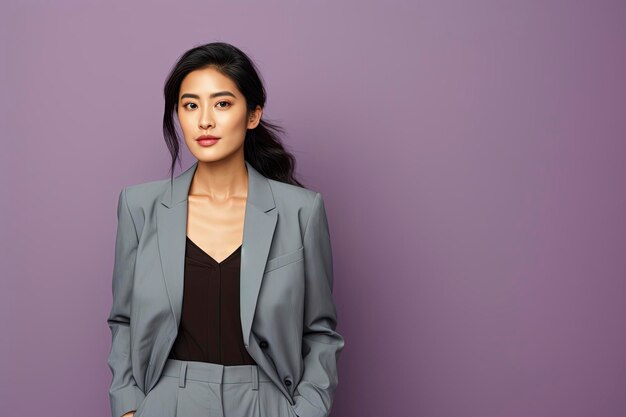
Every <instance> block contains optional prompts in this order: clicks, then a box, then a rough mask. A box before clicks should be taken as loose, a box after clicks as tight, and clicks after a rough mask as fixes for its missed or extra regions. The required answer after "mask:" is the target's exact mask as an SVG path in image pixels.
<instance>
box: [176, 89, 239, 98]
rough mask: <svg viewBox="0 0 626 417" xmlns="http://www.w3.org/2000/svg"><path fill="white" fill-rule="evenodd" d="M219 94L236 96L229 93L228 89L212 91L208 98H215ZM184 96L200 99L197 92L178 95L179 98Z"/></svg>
mask: <svg viewBox="0 0 626 417" xmlns="http://www.w3.org/2000/svg"><path fill="white" fill-rule="evenodd" d="M219 96H231V97H233V98H237V97H235V95H234V94H233V93H231V92H230V91H218V92H217V93H213V94H211V95H210V96H209V98H215V97H219ZM185 97H189V98H195V99H197V100H200V96H199V95H197V94H191V93H185V94H183V95H182V96H180V99H181V100H182V99H184V98H185Z"/></svg>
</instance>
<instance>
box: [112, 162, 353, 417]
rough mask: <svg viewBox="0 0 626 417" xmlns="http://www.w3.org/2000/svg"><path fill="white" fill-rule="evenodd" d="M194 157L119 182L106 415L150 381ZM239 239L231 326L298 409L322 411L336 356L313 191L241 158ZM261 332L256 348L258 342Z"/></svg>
mask: <svg viewBox="0 0 626 417" xmlns="http://www.w3.org/2000/svg"><path fill="white" fill-rule="evenodd" d="M197 164H198V163H197V162H195V163H194V164H193V165H192V166H191V167H190V168H188V169H187V170H186V171H184V172H183V173H181V174H180V175H178V176H177V177H175V178H174V182H173V185H172V186H170V179H165V180H158V181H152V182H147V183H143V184H136V185H131V186H127V187H124V188H123V189H122V191H121V192H120V195H119V200H118V206H117V220H118V224H117V236H116V240H115V263H114V267H113V280H112V284H113V285H112V287H113V303H112V307H111V312H110V314H109V317H108V319H107V323H108V325H109V327H110V329H111V334H112V346H111V350H110V354H109V356H108V360H107V362H108V365H109V367H110V369H111V372H112V374H113V378H112V381H111V385H110V389H109V397H110V402H111V412H112V416H113V417H119V416H121V415H122V414H124V413H126V412H128V411H131V410H136V409H137V408H138V407H139V405H140V403H141V402H142V400H143V399H144V398H145V396H146V395H147V394H148V392H149V391H150V390H151V389H152V388H153V387H154V386H155V385H156V383H157V381H158V379H159V377H160V375H161V372H162V370H163V367H164V365H165V362H166V360H167V357H168V355H169V352H170V349H171V348H172V345H173V343H174V339H175V338H176V335H177V332H178V325H179V323H180V317H181V309H182V299H183V274H184V262H185V260H184V258H185V237H186V228H187V195H188V192H189V187H190V185H191V180H192V178H193V174H194V172H195V170H196V167H197ZM246 166H247V169H248V196H247V203H246V209H245V220H244V231H243V243H242V248H241V285H240V287H241V292H240V302H241V311H240V314H241V334H242V337H243V341H244V344H245V346H246V349H247V350H248V352H249V353H250V356H252V358H253V359H254V360H255V361H256V363H257V364H258V365H259V366H260V367H261V368H262V369H263V371H265V373H266V374H267V375H269V377H270V378H271V379H272V381H273V382H274V383H275V384H276V386H277V387H278V388H279V389H280V390H281V391H282V392H283V393H284V395H285V396H286V397H287V398H289V400H290V403H291V406H292V408H293V410H294V411H295V413H296V414H297V415H298V416H299V417H324V416H327V415H328V414H329V413H330V410H331V406H332V403H333V395H334V392H335V389H336V387H337V382H338V379H337V360H338V359H339V354H340V352H341V350H342V349H343V346H344V339H343V337H342V336H341V335H340V334H339V333H337V332H336V331H335V328H336V325H337V313H336V310H335V304H334V301H333V296H332V291H333V261H332V251H331V244H330V235H329V229H328V223H327V218H326V212H325V208H324V201H323V199H322V195H321V194H320V193H318V192H315V191H311V190H308V189H306V188H302V187H298V186H295V185H290V184H286V183H282V182H278V181H274V180H271V179H268V178H266V177H264V176H263V175H261V174H260V173H259V172H258V171H257V170H255V169H254V168H253V167H252V166H251V165H250V163H249V162H248V161H246ZM262 341H265V342H266V343H264V344H263V346H264V347H261V345H260V343H261V342H262Z"/></svg>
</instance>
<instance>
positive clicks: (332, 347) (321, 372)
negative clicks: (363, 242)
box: [294, 193, 344, 417]
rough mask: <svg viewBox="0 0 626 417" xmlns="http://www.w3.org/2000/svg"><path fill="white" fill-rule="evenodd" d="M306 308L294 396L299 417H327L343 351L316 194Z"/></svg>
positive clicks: (307, 241)
mask: <svg viewBox="0 0 626 417" xmlns="http://www.w3.org/2000/svg"><path fill="white" fill-rule="evenodd" d="M303 239H304V243H303V246H304V268H305V301H304V303H305V305H304V327H303V329H304V331H303V335H302V356H303V360H304V373H303V376H302V378H301V380H300V381H299V382H298V384H297V386H296V388H295V392H294V401H295V404H294V411H295V412H296V414H297V415H298V416H299V417H326V416H328V414H329V413H330V410H331V407H332V403H333V396H334V393H335V389H336V387H337V382H338V378H337V361H338V359H339V355H340V352H341V351H342V349H343V347H344V339H343V337H342V336H341V335H340V334H339V333H337V332H336V331H335V328H336V327H337V312H336V308H335V303H334V301H333V295H332V291H333V259H332V249H331V243H330V234H329V229H328V221H327V218H326V210H325V208H324V200H323V198H322V195H321V194H320V193H317V194H316V196H315V198H314V200H313V207H312V209H311V214H310V217H309V220H308V222H307V225H306V227H305V232H304V238H303Z"/></svg>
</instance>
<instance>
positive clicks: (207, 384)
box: [134, 359, 297, 417]
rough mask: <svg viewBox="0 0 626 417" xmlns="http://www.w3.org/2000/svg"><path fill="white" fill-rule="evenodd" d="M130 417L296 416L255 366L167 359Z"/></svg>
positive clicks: (283, 398)
mask: <svg viewBox="0 0 626 417" xmlns="http://www.w3.org/2000/svg"><path fill="white" fill-rule="evenodd" d="M134 417H297V416H296V414H295V412H294V411H293V409H292V408H291V406H290V404H289V400H288V399H287V397H285V396H284V394H283V393H282V392H281V391H280V390H279V389H278V388H277V387H276V386H275V385H274V383H273V382H272V381H271V380H270V379H269V378H268V376H267V375H266V374H265V372H263V370H262V369H261V367H259V366H258V365H236V366H226V365H220V364H216V363H208V362H194V361H181V360H176V359H167V362H166V363H165V368H164V369H163V373H162V374H161V377H160V379H159V381H158V382H157V384H156V385H155V386H154V388H153V389H152V390H151V391H150V392H148V395H147V396H146V398H145V399H144V400H143V402H142V403H141V404H140V405H139V407H138V408H137V411H136V412H135V416H134Z"/></svg>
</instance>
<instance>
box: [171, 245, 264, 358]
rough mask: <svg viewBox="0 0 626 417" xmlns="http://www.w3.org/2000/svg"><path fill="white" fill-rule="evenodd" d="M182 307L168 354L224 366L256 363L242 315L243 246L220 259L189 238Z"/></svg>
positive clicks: (186, 251)
mask: <svg viewBox="0 0 626 417" xmlns="http://www.w3.org/2000/svg"><path fill="white" fill-rule="evenodd" d="M186 241H187V243H186V249H185V274H184V289H183V306H182V315H181V319H180V326H179V328H178V335H177V336H176V340H175V341H174V345H173V346H172V350H171V351H170V354H169V357H170V358H172V359H179V360H187V361H200V362H212V363H218V364H221V365H254V364H256V362H255V361H254V359H252V357H251V356H250V354H249V353H248V351H247V350H246V348H245V346H244V344H243V335H242V334H241V317H240V315H239V306H240V305H239V284H240V266H241V245H240V246H239V247H238V248H237V249H236V250H235V251H234V252H233V253H231V254H230V255H228V257H227V258H226V259H224V260H223V261H222V262H217V261H216V260H215V259H213V258H212V257H211V256H210V255H209V254H208V253H206V252H205V251H204V250H202V249H201V248H200V247H199V246H198V245H196V244H195V243H194V242H193V241H192V240H191V239H190V238H189V237H187V239H186Z"/></svg>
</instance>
